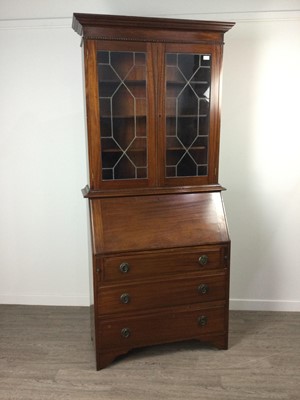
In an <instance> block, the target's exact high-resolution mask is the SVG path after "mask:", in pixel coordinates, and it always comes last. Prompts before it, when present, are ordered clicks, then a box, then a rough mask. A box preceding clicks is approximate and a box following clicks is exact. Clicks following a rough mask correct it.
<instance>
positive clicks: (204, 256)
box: [198, 254, 208, 265]
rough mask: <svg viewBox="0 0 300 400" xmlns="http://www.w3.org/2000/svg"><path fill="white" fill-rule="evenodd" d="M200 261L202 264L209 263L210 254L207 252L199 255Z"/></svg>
mask: <svg viewBox="0 0 300 400" xmlns="http://www.w3.org/2000/svg"><path fill="white" fill-rule="evenodd" d="M198 262H199V264H200V265H206V264H207V263H208V256H207V255H206V254H203V255H202V256H200V257H199V260H198Z"/></svg>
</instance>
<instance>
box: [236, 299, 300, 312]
mask: <svg viewBox="0 0 300 400" xmlns="http://www.w3.org/2000/svg"><path fill="white" fill-rule="evenodd" d="M229 309H230V310H241V311H294V312H295V311H296V312H297V311H298V312H300V301H289V300H262V299H256V300H253V299H230V301H229Z"/></svg>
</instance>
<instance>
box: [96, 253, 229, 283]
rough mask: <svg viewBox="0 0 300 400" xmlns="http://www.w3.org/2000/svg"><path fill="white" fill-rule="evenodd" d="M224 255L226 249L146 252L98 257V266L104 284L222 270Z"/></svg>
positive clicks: (224, 263) (224, 264)
mask: <svg viewBox="0 0 300 400" xmlns="http://www.w3.org/2000/svg"><path fill="white" fill-rule="evenodd" d="M226 255H227V247H226V246H212V247H207V248H204V247H199V248H193V249H192V250H191V249H178V250H173V251H171V250H168V251H156V252H145V253H140V254H138V255H129V254H128V255H124V256H117V257H103V259H101V258H99V259H98V260H97V267H98V268H99V269H101V270H102V274H101V279H102V281H103V282H112V281H126V280H130V281H131V280H133V279H143V278H155V277H158V276H159V277H161V276H163V275H170V274H172V275H174V274H182V273H195V272H199V271H206V270H214V269H223V268H224V267H225V266H226V264H227V260H226V258H225V257H226Z"/></svg>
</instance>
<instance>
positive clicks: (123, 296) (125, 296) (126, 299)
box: [120, 293, 130, 304]
mask: <svg viewBox="0 0 300 400" xmlns="http://www.w3.org/2000/svg"><path fill="white" fill-rule="evenodd" d="M120 300H121V303H123V304H128V303H129V302H130V296H129V294H128V293H123V294H121V296H120Z"/></svg>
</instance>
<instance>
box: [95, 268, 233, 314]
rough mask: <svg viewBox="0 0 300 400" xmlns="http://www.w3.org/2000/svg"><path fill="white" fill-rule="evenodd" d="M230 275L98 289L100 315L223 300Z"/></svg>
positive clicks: (128, 284) (223, 274)
mask: <svg viewBox="0 0 300 400" xmlns="http://www.w3.org/2000/svg"><path fill="white" fill-rule="evenodd" d="M227 277H228V274H227V273H225V272H223V273H222V274H219V275H208V276H203V277H201V276H200V277H199V276H198V277H197V276H196V277H193V278H185V279H172V280H168V281H149V282H139V283H133V284H130V283H127V284H125V283H124V284H123V285H117V286H103V287H100V288H98V310H99V312H100V314H101V315H104V314H110V313H124V312H131V311H138V310H147V309H156V308H162V307H173V306H179V305H186V304H197V303H201V302H208V301H214V300H224V299H225V298H226V295H227V280H228V278H227Z"/></svg>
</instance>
